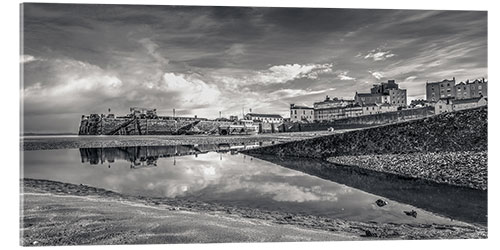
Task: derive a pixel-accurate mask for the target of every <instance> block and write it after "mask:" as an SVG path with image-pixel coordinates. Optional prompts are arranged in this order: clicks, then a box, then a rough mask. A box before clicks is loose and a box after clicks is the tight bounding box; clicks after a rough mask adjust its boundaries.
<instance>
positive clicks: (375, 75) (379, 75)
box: [368, 71, 384, 80]
mask: <svg viewBox="0 0 500 250" xmlns="http://www.w3.org/2000/svg"><path fill="white" fill-rule="evenodd" d="M368 72H369V73H370V74H371V75H372V76H373V77H375V78H376V79H377V80H380V79H381V78H382V77H384V75H383V74H382V72H377V71H368Z"/></svg>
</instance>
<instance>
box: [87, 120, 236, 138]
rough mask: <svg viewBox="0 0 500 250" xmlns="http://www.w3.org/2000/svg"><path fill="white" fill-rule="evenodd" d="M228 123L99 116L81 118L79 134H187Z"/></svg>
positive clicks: (209, 131)
mask: <svg viewBox="0 0 500 250" xmlns="http://www.w3.org/2000/svg"><path fill="white" fill-rule="evenodd" d="M194 124H196V125H194ZM229 124H231V122H219V121H187V120H179V121H176V120H161V119H137V120H133V121H131V120H130V119H128V118H100V119H98V120H90V119H88V120H82V121H81V122H80V128H79V134H80V135H109V134H112V133H113V132H115V131H116V133H115V134H116V135H171V134H178V133H181V132H182V133H187V134H216V133H218V128H219V126H220V125H229ZM189 125H194V126H193V127H190V128H189V129H187V130H186V131H179V130H180V129H181V128H186V127H189ZM118 128H119V129H118Z"/></svg>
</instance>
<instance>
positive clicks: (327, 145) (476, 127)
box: [246, 107, 488, 159]
mask: <svg viewBox="0 0 500 250" xmlns="http://www.w3.org/2000/svg"><path fill="white" fill-rule="evenodd" d="M487 122H488V121H487V107H481V108H477V109H471V110H462V111H457V112H452V113H445V114H440V115H436V116H431V117H426V118H422V119H417V120H411V121H406V122H400V123H395V124H389V125H382V126H377V127H374V128H368V129H363V130H357V131H351V132H346V133H341V134H333V135H329V136H322V137H317V138H313V139H308V140H303V141H294V142H288V143H284V144H277V145H272V146H268V147H262V148H257V149H251V150H248V151H246V152H247V153H250V154H271V155H280V156H287V155H288V156H297V157H310V158H323V159H326V158H328V157H331V156H340V155H365V154H400V153H413V152H442V151H448V152H454V151H486V150H487V147H488V145H487V143H488V142H487V141H488V136H487V129H488V127H487V126H488V124H487Z"/></svg>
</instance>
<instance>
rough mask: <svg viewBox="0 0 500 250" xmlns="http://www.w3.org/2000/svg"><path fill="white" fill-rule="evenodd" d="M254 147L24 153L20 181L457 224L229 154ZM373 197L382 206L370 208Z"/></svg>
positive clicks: (350, 216) (315, 212) (347, 216)
mask: <svg viewBox="0 0 500 250" xmlns="http://www.w3.org/2000/svg"><path fill="white" fill-rule="evenodd" d="M254 146H258V145H186V146H158V147H121V148H82V149H61V150H40V151H25V152H23V159H24V161H23V162H24V168H23V169H22V174H23V177H25V178H35V179H46V180H53V181H60V182H67V183H73V184H85V185H89V186H94V187H99V188H104V189H107V190H111V191H115V192H118V193H123V194H129V195H140V196H148V197H168V198H179V199H194V200H199V201H205V202H217V203H219V204H226V205H231V206H240V207H249V208H257V209H265V210H271V211H282V212H290V213H300V214H311V215H319V216H325V217H330V218H340V219H346V220H355V221H364V222H368V221H374V222H379V223H389V222H390V223H424V224H432V223H438V224H461V222H459V221H454V220H452V219H450V218H449V217H448V216H443V215H440V214H437V213H431V212H428V211H426V210H424V209H420V208H417V207H416V206H415V205H410V204H408V203H404V202H399V201H396V200H392V199H391V197H385V196H381V195H380V194H377V195H376V194H373V193H369V192H366V191H363V190H361V189H358V188H355V187H352V186H349V185H346V184H345V183H342V181H338V182H336V181H332V179H328V178H320V177H317V176H314V175H310V174H307V173H305V172H306V171H298V170H294V169H292V168H289V167H284V166H283V165H286V164H280V161H278V160H274V161H273V162H271V161H267V160H263V159H259V158H255V157H253V156H249V155H245V154H241V153H238V152H237V151H235V150H237V149H244V148H249V147H254ZM304 161H305V162H308V161H309V160H304ZM295 162H296V161H295ZM309 162H310V161H309ZM355 174H356V173H353V175H355ZM352 178H356V176H352ZM353 186H355V185H353ZM378 199H383V200H385V201H387V202H388V205H386V206H383V207H379V206H377V205H376V203H375V201H376V200H378ZM411 210H415V211H416V212H417V214H418V215H417V217H416V218H414V217H411V216H408V215H406V214H405V213H404V212H403V211H411Z"/></svg>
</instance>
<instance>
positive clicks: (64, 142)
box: [20, 129, 358, 151]
mask: <svg viewBox="0 0 500 250" xmlns="http://www.w3.org/2000/svg"><path fill="white" fill-rule="evenodd" d="M352 130H358V129H346V130H337V131H334V132H328V131H308V132H286V133H272V134H258V135H230V136H219V135H217V136H214V135H143V136H54V137H51V136H31V137H30V136H28V137H21V139H20V150H21V151H32V150H51V149H71V148H107V147H135V146H176V145H194V144H242V143H259V142H263V143H264V144H265V145H272V144H274V143H284V142H290V141H298V140H304V139H309V138H315V137H320V136H325V135H331V134H335V133H344V132H347V131H352Z"/></svg>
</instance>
